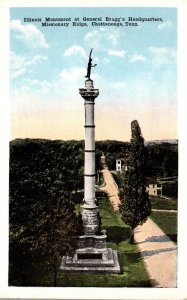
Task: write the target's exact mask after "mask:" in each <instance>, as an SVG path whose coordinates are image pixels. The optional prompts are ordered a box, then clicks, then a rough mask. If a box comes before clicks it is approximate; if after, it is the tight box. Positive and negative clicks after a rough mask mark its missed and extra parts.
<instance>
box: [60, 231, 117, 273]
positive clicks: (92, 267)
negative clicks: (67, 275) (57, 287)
mask: <svg viewBox="0 0 187 300" xmlns="http://www.w3.org/2000/svg"><path fill="white" fill-rule="evenodd" d="M78 247H79V248H78V249H77V250H76V252H75V254H74V256H73V257H69V256H66V257H63V258H62V263H61V266H60V270H61V271H63V272H88V273H112V274H115V273H116V274H118V273H120V266H119V263H118V256H117V251H116V250H112V249H111V248H106V235H105V234H103V235H93V236H85V235H84V236H80V237H79V241H78Z"/></svg>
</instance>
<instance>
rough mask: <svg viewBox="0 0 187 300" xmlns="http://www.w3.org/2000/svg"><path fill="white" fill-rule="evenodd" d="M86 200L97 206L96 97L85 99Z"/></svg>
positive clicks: (87, 202) (89, 203)
mask: <svg viewBox="0 0 187 300" xmlns="http://www.w3.org/2000/svg"><path fill="white" fill-rule="evenodd" d="M84 159H85V160H84V174H85V175H84V201H85V203H86V204H88V205H90V206H95V124H94V99H92V101H87V100H85V158H84Z"/></svg>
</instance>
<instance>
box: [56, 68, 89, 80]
mask: <svg viewBox="0 0 187 300" xmlns="http://www.w3.org/2000/svg"><path fill="white" fill-rule="evenodd" d="M85 75H86V70H85V68H71V69H64V70H62V72H61V73H60V78H61V79H62V80H63V81H66V82H69V83H73V82H75V81H76V82H77V81H79V80H81V79H82V78H84V76H85Z"/></svg>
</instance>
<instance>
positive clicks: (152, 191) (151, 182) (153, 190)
mask: <svg viewBox="0 0 187 300" xmlns="http://www.w3.org/2000/svg"><path fill="white" fill-rule="evenodd" d="M147 191H148V193H149V195H153V196H161V197H162V184H161V183H160V182H158V180H157V179H156V178H148V180H147Z"/></svg>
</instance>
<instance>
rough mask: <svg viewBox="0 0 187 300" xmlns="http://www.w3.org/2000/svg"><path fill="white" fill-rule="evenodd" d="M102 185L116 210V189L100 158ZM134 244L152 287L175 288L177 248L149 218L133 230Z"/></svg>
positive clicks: (117, 201) (117, 202)
mask: <svg viewBox="0 0 187 300" xmlns="http://www.w3.org/2000/svg"><path fill="white" fill-rule="evenodd" d="M102 165H103V171H102V173H103V177H104V181H105V183H104V185H103V186H101V187H100V190H102V191H103V192H106V193H107V195H108V197H109V199H110V201H111V203H112V205H113V208H114V210H118V204H119V203H120V199H119V196H118V187H117V185H116V183H115V181H114V179H113V177H112V174H111V172H110V171H109V170H108V168H107V166H106V164H105V159H104V156H103V157H102ZM135 242H136V243H137V245H138V247H139V249H140V251H141V255H142V257H143V259H144V262H145V265H146V268H147V272H148V273H149V277H150V279H151V281H152V284H153V286H154V287H170V288H172V287H176V274H177V247H176V245H175V244H174V243H173V242H172V241H171V240H170V239H169V238H168V237H167V235H166V234H165V233H164V232H163V231H162V230H161V229H160V227H158V226H157V225H156V224H155V223H154V222H153V221H152V220H151V219H150V218H148V220H147V222H146V223H144V224H143V225H142V226H138V227H137V228H136V230H135Z"/></svg>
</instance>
